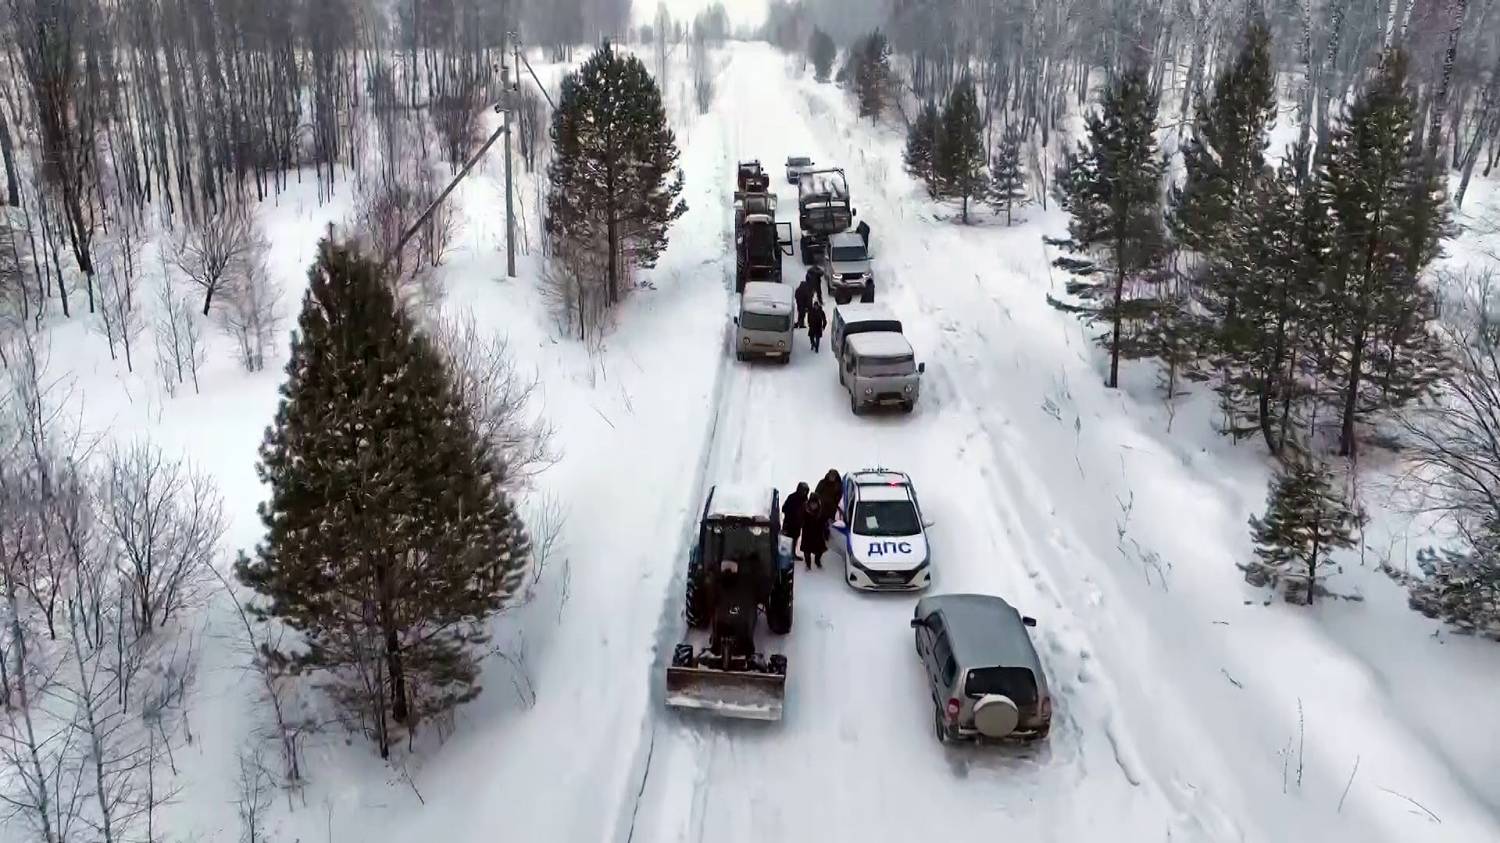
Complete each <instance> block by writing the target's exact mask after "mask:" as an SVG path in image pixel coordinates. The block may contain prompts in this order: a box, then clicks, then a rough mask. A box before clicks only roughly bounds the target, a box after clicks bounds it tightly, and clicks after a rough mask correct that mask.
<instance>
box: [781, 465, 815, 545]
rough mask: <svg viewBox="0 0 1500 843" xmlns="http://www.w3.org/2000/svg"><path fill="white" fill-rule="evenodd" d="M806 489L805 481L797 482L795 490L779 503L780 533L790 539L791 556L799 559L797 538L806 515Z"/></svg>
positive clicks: (800, 534)
mask: <svg viewBox="0 0 1500 843" xmlns="http://www.w3.org/2000/svg"><path fill="white" fill-rule="evenodd" d="M807 497H808V489H807V484H806V483H798V484H797V491H795V492H792V493H791V494H790V495H787V496H786V501H785V502H783V503H782V504H781V534H782V535H784V536H787V537H788V538H790V539H791V540H792V558H793V559H801V558H802V556H801V555H800V554H798V553H797V540H798V539H800V538H801V537H802V527H803V519H804V518H806V517H807Z"/></svg>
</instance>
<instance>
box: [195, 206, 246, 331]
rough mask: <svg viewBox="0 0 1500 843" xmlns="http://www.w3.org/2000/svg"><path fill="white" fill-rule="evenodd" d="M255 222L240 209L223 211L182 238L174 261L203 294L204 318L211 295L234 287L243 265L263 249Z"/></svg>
mask: <svg viewBox="0 0 1500 843" xmlns="http://www.w3.org/2000/svg"><path fill="white" fill-rule="evenodd" d="M264 248H265V247H264V245H263V241H262V240H261V238H260V234H259V232H257V231H256V228H255V222H254V221H253V220H252V219H251V217H250V215H249V214H248V213H247V212H246V211H244V210H242V209H226V210H223V211H220V212H219V213H216V214H213V215H211V216H208V217H205V218H204V219H202V220H201V221H199V222H197V223H195V224H194V225H193V226H192V227H191V228H190V229H189V230H188V232H187V235H186V236H185V237H183V239H182V241H181V243H180V244H179V246H178V250H177V256H176V258H175V259H174V260H175V262H176V264H177V267H178V269H180V270H182V274H183V275H186V276H187V277H188V280H190V281H192V282H193V283H194V284H196V285H198V286H199V287H200V288H202V290H203V315H204V316H207V315H208V314H209V309H210V308H211V307H212V306H213V301H214V294H215V293H217V292H219V291H220V290H221V289H223V288H225V287H226V286H231V285H233V284H234V282H235V281H236V279H237V278H238V277H239V275H240V274H241V273H243V272H244V268H245V263H246V261H247V260H248V259H249V258H250V257H251V256H252V255H254V254H256V253H257V252H259V251H262V250H263V249H264Z"/></svg>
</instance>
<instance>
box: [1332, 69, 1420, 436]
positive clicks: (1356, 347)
mask: <svg viewBox="0 0 1500 843" xmlns="http://www.w3.org/2000/svg"><path fill="white" fill-rule="evenodd" d="M1406 69H1407V59H1406V55H1405V53H1404V52H1402V51H1400V50H1392V51H1390V52H1389V53H1387V54H1386V55H1385V57H1384V59H1383V60H1382V62H1381V66H1380V68H1379V70H1378V72H1377V75H1376V76H1375V78H1374V79H1373V80H1371V81H1370V82H1369V83H1368V84H1367V85H1366V86H1365V87H1364V89H1363V90H1361V91H1360V93H1359V96H1358V97H1357V98H1356V99H1355V101H1354V104H1353V105H1352V106H1351V107H1350V109H1349V113H1348V115H1347V116H1346V117H1345V118H1344V120H1343V121H1342V123H1341V125H1340V126H1339V127H1338V128H1337V129H1336V130H1335V131H1334V133H1333V137H1332V139H1331V140H1330V142H1329V146H1328V152H1327V155H1326V157H1325V159H1324V162H1323V167H1322V173H1321V179H1320V181H1321V189H1322V191H1323V193H1324V198H1323V201H1324V202H1325V203H1326V205H1327V207H1328V210H1329V214H1330V218H1331V221H1332V232H1331V238H1332V240H1331V244H1330V245H1331V248H1330V250H1329V260H1328V261H1327V264H1326V268H1325V273H1324V290H1325V300H1324V302H1323V310H1324V312H1323V314H1322V317H1323V318H1324V319H1325V320H1326V323H1325V324H1327V325H1328V328H1329V335H1330V346H1329V348H1328V349H1327V353H1326V354H1325V355H1324V360H1323V361H1322V363H1323V369H1324V372H1323V373H1324V375H1325V377H1326V378H1327V379H1328V380H1329V381H1330V382H1331V383H1334V384H1337V387H1338V389H1339V393H1340V395H1339V402H1340V404H1341V407H1340V416H1341V427H1340V435H1339V453H1340V454H1341V455H1344V456H1354V455H1355V453H1356V442H1355V436H1356V425H1357V423H1358V421H1359V419H1360V418H1362V417H1364V416H1367V415H1369V414H1370V413H1373V412H1376V411H1379V410H1382V409H1387V408H1391V407H1398V406H1401V405H1403V404H1405V403H1407V402H1408V401H1410V400H1412V399H1413V398H1415V397H1417V396H1419V395H1421V394H1423V393H1424V392H1425V391H1426V390H1427V389H1428V388H1430V387H1431V386H1432V385H1433V384H1434V383H1435V382H1436V381H1437V380H1438V378H1439V377H1440V376H1441V373H1442V367H1441V361H1442V353H1441V352H1442V349H1441V346H1440V344H1439V343H1438V342H1437V339H1436V337H1435V335H1434V334H1433V333H1432V332H1431V331H1430V330H1429V327H1428V326H1429V323H1430V322H1431V320H1432V318H1433V316H1434V315H1435V312H1436V308H1435V304H1434V302H1433V297H1432V293H1431V291H1430V290H1428V289H1427V288H1426V287H1425V286H1424V285H1423V284H1422V282H1421V272H1422V271H1423V270H1424V269H1425V267H1426V265H1427V264H1428V263H1429V262H1430V261H1431V260H1432V259H1433V258H1434V257H1436V256H1437V255H1438V253H1439V249H1438V242H1439V239H1440V238H1441V236H1442V234H1443V233H1444V232H1446V231H1447V229H1448V225H1449V223H1448V219H1447V211H1446V205H1445V203H1444V202H1443V199H1442V197H1443V187H1442V183H1441V181H1440V178H1439V169H1438V167H1437V166H1436V164H1435V163H1434V162H1433V161H1432V160H1431V159H1430V157H1429V156H1427V155H1426V154H1425V153H1424V152H1423V151H1422V150H1421V148H1420V147H1419V145H1418V144H1417V143H1416V140H1415V138H1414V137H1413V133H1412V128H1413V108H1412V101H1411V98H1410V97H1409V96H1408V94H1407V91H1406Z"/></svg>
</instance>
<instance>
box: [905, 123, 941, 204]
mask: <svg viewBox="0 0 1500 843" xmlns="http://www.w3.org/2000/svg"><path fill="white" fill-rule="evenodd" d="M942 122H943V118H942V115H941V114H940V113H939V112H938V107H937V103H934V102H932V101H930V100H929V101H928V102H927V103H926V104H925V105H923V106H922V110H921V111H920V112H918V113H917V119H916V120H914V121H912V124H911V126H910V127H908V128H907V130H906V153H905V156H904V158H905V162H906V172H908V173H910V174H911V175H912V177H913V178H917V179H921V180H922V183H923V184H924V185H925V186H926V187H927V195H928V196H931V197H932V198H934V199H936V198H937V197H938V196H939V195H940V191H939V189H938V183H937V178H936V177H935V176H934V174H933V155H934V152H935V150H936V148H937V137H938V129H939V127H940V126H941V125H942Z"/></svg>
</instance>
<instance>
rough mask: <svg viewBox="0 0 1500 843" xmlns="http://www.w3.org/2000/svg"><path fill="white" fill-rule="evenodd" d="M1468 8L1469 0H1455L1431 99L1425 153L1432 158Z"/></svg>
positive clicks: (1439, 135) (1441, 132)
mask: <svg viewBox="0 0 1500 843" xmlns="http://www.w3.org/2000/svg"><path fill="white" fill-rule="evenodd" d="M1468 8H1469V0H1456V2H1455V3H1454V7H1453V25H1452V27H1450V28H1449V30H1448V48H1447V49H1446V50H1445V51H1444V52H1443V75H1442V78H1441V79H1439V80H1438V88H1437V93H1436V94H1434V95H1433V99H1432V123H1431V125H1429V126H1428V128H1427V153H1428V155H1430V156H1431V157H1432V158H1433V159H1434V160H1435V159H1436V158H1437V156H1438V149H1439V145H1440V144H1441V142H1442V134H1443V116H1444V114H1445V113H1446V112H1447V110H1448V88H1449V86H1450V85H1451V84H1452V81H1453V63H1454V61H1455V59H1456V58H1457V56H1458V36H1459V34H1460V33H1461V32H1462V31H1463V28H1464V14H1465V13H1466V12H1467V11H1468ZM1456 131H1457V129H1456V127H1455V132H1456Z"/></svg>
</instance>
